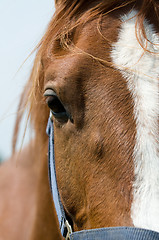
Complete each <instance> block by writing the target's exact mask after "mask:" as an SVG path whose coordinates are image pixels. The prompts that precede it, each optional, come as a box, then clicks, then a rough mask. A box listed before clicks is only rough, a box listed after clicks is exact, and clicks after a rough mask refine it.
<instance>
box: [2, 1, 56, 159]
mask: <svg viewBox="0 0 159 240" xmlns="http://www.w3.org/2000/svg"><path fill="white" fill-rule="evenodd" d="M53 12H54V1H53V0H27V1H24V0H14V1H13V0H1V1H0V31H1V34H0V36H1V37H0V56H1V57H0V154H1V155H2V156H3V157H4V158H8V157H9V156H10V154H11V140H12V134H13V128H14V123H15V117H16V110H17V105H18V101H19V98H20V93H21V92H22V90H23V87H24V85H25V83H26V81H27V79H28V77H29V74H30V71H31V67H32V64H33V60H34V57H35V55H34V54H33V55H32V56H31V57H30V58H29V59H28V60H27V62H26V63H25V64H24V65H23V66H22V67H21V68H20V66H21V65H22V64H23V62H24V61H25V59H26V58H27V57H28V55H29V54H30V53H31V51H32V50H33V49H34V47H35V46H36V45H37V44H38V42H39V40H40V39H41V37H42V36H43V34H44V32H45V30H46V28H47V25H48V23H49V21H50V19H51V17H52V15H53ZM19 68H20V70H19ZM18 70H19V71H18ZM24 125H25V124H24V123H23V124H22V129H23V130H24ZM23 130H21V132H23ZM22 135H23V134H22V133H21V137H20V139H21V138H22ZM27 138H28V137H27ZM20 142H21V140H20Z"/></svg>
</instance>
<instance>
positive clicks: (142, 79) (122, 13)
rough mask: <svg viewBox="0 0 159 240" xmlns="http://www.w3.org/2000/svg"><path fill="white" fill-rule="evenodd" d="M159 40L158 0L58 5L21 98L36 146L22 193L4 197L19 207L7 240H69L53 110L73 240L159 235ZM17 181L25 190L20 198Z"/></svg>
mask: <svg viewBox="0 0 159 240" xmlns="http://www.w3.org/2000/svg"><path fill="white" fill-rule="evenodd" d="M158 33H159V3H158V1H157V0H138V1H135V0H130V1H129V0H128V1H125V0H122V1H121V0H91V1H89V0H88V1H84V0H73V1H72V0H56V11H55V14H54V16H53V18H52V20H51V22H50V24H49V26H48V30H47V32H46V34H45V35H44V37H43V39H42V40H41V42H40V44H39V47H38V52H37V55H36V59H35V62H34V66H33V70H32V73H31V76H30V79H29V81H28V83H27V85H26V87H25V89H24V93H23V94H22V96H24V94H25V96H26V97H25V100H24V99H23V97H22V100H21V104H20V106H25V105H28V107H29V117H30V118H31V123H32V126H33V127H34V130H35V139H34V141H33V142H32V143H31V144H30V145H29V146H28V148H27V149H25V150H23V151H22V152H21V153H20V158H21V159H22V160H20V161H18V162H19V165H20V167H19V172H17V174H12V175H13V177H10V176H12V175H11V174H6V176H7V179H6V180H5V181H6V182H8V185H7V184H6V186H7V189H9V190H11V189H12V188H13V190H12V192H13V193H12V194H11V193H10V191H9V190H8V192H9V193H6V192H5V193H4V191H6V190H5V188H4V190H3V189H2V190H3V191H2V194H3V199H4V202H5V203H6V202H8V203H10V202H12V201H13V202H14V201H16V202H17V203H18V204H19V205H18V204H17V205H14V204H13V205H12V208H11V207H10V208H9V209H8V208H7V209H6V214H8V215H7V217H6V215H5V214H4V217H3V222H4V223H3V227H2V225H0V228H1V230H0V231H1V232H5V231H6V232H7V229H8V228H9V226H11V225H12V228H13V229H14V231H11V232H12V234H11V235H10V238H9V237H8V238H7V237H6V238H5V239H10V240H12V239H31V240H35V239H41V240H42V239H47V240H49V239H50V240H51V239H61V236H60V233H59V232H58V227H59V226H58V223H57V217H56V214H55V210H54V206H53V201H52V197H51V194H50V190H49V183H48V175H47V152H48V150H47V148H48V137H47V135H46V126H47V121H48V118H49V111H50V110H51V112H52V115H53V124H54V139H55V146H54V148H55V161H56V175H57V183H58V189H59V194H60V198H61V201H62V204H63V206H64V209H65V212H66V215H67V217H68V219H69V220H70V223H71V225H72V228H73V230H74V231H78V230H85V229H95V228H102V227H115V226H132V227H138V228H145V229H149V230H153V231H157V232H159V138H158V136H159V132H158V130H159V129H158V123H159V122H158V115H159V110H158V109H159V98H158V94H159V86H158V74H159V34H158ZM44 96H45V97H44ZM20 118H21V116H20V115H18V117H17V126H18V124H19V121H20ZM16 131H17V129H16ZM23 162H25V164H24V163H23ZM28 162H29V163H28ZM31 162H32V164H31ZM12 164H13V163H12ZM8 165H10V166H11V163H8ZM21 165H22V166H21ZM2 167H3V174H4V172H6V171H7V170H6V169H7V167H5V166H2ZM8 167H9V166H8ZM10 168H11V167H10ZM21 168H22V169H23V172H24V173H25V176H24V174H23V172H22V171H21ZM11 169H12V172H15V170H14V169H13V168H11ZM11 169H10V171H11ZM27 171H28V172H27ZM28 173H29V174H30V175H28ZM18 176H21V177H20V179H21V178H22V176H23V178H24V181H19V182H18V187H17V188H16V189H14V188H15V182H16V178H18ZM29 176H30V177H29ZM10 178H11V179H10ZM1 184H2V183H1ZM22 185H23V187H22ZM24 188H25V189H24ZM20 189H23V192H24V193H25V194H24V193H23V195H22V192H21V191H22V190H20ZM26 189H28V190H26ZM26 191H27V193H26ZM2 194H1V196H2ZM7 194H8V195H7ZM13 196H14V198H13ZM3 199H2V200H3ZM2 200H1V202H3V201H2ZM3 205H5V204H3ZM14 206H15V208H14ZM13 208H14V213H13V215H12V214H11V213H12V211H11V209H13ZM19 208H20V210H19V211H20V212H21V213H20V215H18V216H19V218H18V220H17V221H15V220H14V219H15V214H16V212H18V209H19ZM7 210H8V212H7ZM9 214H10V215H9ZM6 218H9V219H10V225H9V223H8V222H7V219H6ZM5 224H6V225H5ZM4 225H5V226H6V228H5V226H4ZM4 229H5V230H4ZM22 230H23V231H22ZM8 231H9V229H8ZM6 232H5V233H6ZM15 232H16V233H15ZM28 232H29V233H28ZM26 233H27V234H28V238H26V236H25V234H26ZM0 234H1V233H0ZM16 234H17V235H16ZM18 234H19V235H18ZM6 235H7V233H6ZM15 235H16V236H20V237H19V238H18V237H17V238H16V237H15V238H14V236H15ZM0 237H1V236H0ZM0 239H1V238H0Z"/></svg>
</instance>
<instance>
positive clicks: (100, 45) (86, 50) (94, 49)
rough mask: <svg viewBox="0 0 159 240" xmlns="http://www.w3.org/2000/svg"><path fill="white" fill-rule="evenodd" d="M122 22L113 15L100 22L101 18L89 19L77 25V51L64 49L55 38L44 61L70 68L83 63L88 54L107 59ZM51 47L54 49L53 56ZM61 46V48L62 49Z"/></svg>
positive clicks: (46, 52)
mask: <svg viewBox="0 0 159 240" xmlns="http://www.w3.org/2000/svg"><path fill="white" fill-rule="evenodd" d="M120 24H121V22H120V21H119V20H118V19H116V18H114V17H113V16H112V17H104V18H103V19H102V21H101V22H100V24H99V19H94V20H92V21H89V22H88V23H86V24H85V25H84V26H79V27H77V29H76V31H75V34H74V39H73V42H74V45H75V49H74V50H75V51H73V52H70V51H67V50H64V49H63V48H62V47H60V45H59V46H58V47H57V41H56V40H55V41H54V43H55V44H50V45H48V48H47V49H46V51H45V53H44V55H43V59H42V62H46V63H47V64H46V65H47V66H49V65H50V64H52V66H53V65H54V66H55V65H57V66H59V65H61V67H66V66H67V68H69V67H70V66H71V67H72V68H73V67H74V66H77V65H78V66H79V65H82V62H83V61H85V59H87V60H88V55H92V56H95V57H98V58H101V59H107V58H108V55H109V54H110V51H111V48H110V47H111V46H110V42H111V43H114V42H116V40H117V36H118V27H119V25H120ZM59 44H60V43H59ZM52 45H53V47H52ZM50 48H51V51H52V54H51V57H50ZM59 48H61V50H60V51H59ZM63 60H64V61H63ZM44 65H45V64H44ZM86 66H87V64H86ZM87 67H88V66H87Z"/></svg>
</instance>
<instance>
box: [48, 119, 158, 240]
mask: <svg viewBox="0 0 159 240" xmlns="http://www.w3.org/2000/svg"><path fill="white" fill-rule="evenodd" d="M47 134H48V136H49V153H48V165H49V179H50V187H51V192H52V196H53V200H54V205H55V209H56V213H57V217H58V221H59V225H60V230H61V234H62V236H63V237H64V238H65V239H66V240H69V239H70V240H159V233H158V232H155V231H151V230H146V229H141V228H135V227H112V228H97V229H90V230H82V231H77V232H72V228H71V226H70V224H69V223H68V221H67V219H66V214H65V211H64V208H63V205H62V202H61V199H60V195H59V191H58V186H57V181H56V169H55V156H54V128H53V122H52V120H51V117H49V120H48V125H47Z"/></svg>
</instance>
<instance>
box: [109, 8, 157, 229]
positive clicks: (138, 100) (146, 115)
mask: <svg viewBox="0 0 159 240" xmlns="http://www.w3.org/2000/svg"><path fill="white" fill-rule="evenodd" d="M136 14H137V12H136V11H131V12H129V13H128V14H127V15H124V16H122V17H121V20H122V24H121V29H120V31H119V36H118V41H117V42H116V43H115V44H113V48H112V53H111V57H112V60H113V63H114V65H116V68H117V69H119V70H120V72H121V73H122V75H123V77H124V78H125V79H126V81H127V86H128V89H129V90H130V92H131V95H132V98H133V101H134V118H135V121H136V128H137V129H136V132H137V134H136V142H135V148H134V153H133V158H134V168H135V169H134V174H135V180H134V183H133V203H132V207H131V217H132V221H133V223H134V226H135V227H141V228H147V229H151V230H155V231H158V232H159V128H158V120H159V79H158V77H159V35H158V34H157V33H156V32H155V30H154V28H153V25H151V24H150V23H149V22H148V21H145V22H144V27H145V32H146V36H147V38H148V40H149V41H150V42H151V43H153V44H151V43H150V42H147V49H148V50H149V51H150V52H153V53H150V52H144V50H143V48H142V47H141V46H140V44H139V42H138V41H137V38H136V30H135V23H136V16H135V15H136ZM137 33H138V34H139V31H138V29H137ZM142 41H143V43H144V46H146V40H144V39H142Z"/></svg>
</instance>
